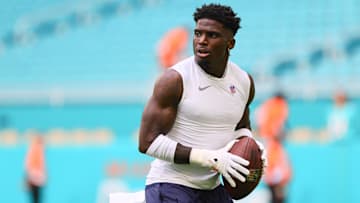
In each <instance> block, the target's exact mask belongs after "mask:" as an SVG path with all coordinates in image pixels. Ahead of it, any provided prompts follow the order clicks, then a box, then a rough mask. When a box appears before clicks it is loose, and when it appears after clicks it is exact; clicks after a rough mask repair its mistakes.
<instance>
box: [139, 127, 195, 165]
mask: <svg viewBox="0 0 360 203" xmlns="http://www.w3.org/2000/svg"><path fill="white" fill-rule="evenodd" d="M190 152H191V148H190V147H186V146H184V145H182V144H180V143H178V142H176V141H174V140H172V139H170V138H169V137H167V136H166V135H163V134H160V135H158V136H157V137H156V139H155V140H153V142H152V143H151V144H150V146H149V147H148V148H147V150H146V151H144V152H143V153H146V154H148V155H150V156H152V157H155V158H158V159H161V160H165V161H169V162H173V163H177V164H188V163H189V157H190Z"/></svg>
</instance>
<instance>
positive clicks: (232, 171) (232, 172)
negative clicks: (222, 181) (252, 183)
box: [228, 167, 246, 182]
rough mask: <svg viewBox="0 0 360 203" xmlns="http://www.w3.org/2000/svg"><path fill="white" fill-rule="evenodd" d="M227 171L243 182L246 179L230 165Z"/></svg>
mask: <svg viewBox="0 0 360 203" xmlns="http://www.w3.org/2000/svg"><path fill="white" fill-rule="evenodd" d="M228 172H229V174H230V175H231V176H232V177H234V178H236V179H238V180H240V181H241V182H245V181H246V178H245V177H244V176H243V175H242V174H241V173H239V172H238V171H237V170H235V169H233V168H231V167H230V168H229V169H228Z"/></svg>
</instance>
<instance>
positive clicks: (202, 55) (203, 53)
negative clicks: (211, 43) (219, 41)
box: [196, 49, 210, 58]
mask: <svg viewBox="0 0 360 203" xmlns="http://www.w3.org/2000/svg"><path fill="white" fill-rule="evenodd" d="M196 55H197V56H198V57H200V58H205V57H208V56H209V55H210V52H209V51H208V50H207V49H197V50H196Z"/></svg>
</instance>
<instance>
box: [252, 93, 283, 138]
mask: <svg viewBox="0 0 360 203" xmlns="http://www.w3.org/2000/svg"><path fill="white" fill-rule="evenodd" d="M287 117H288V105H287V103H286V101H285V100H284V99H282V98H279V97H274V98H271V99H269V100H267V101H266V102H265V103H264V104H262V105H261V106H260V108H259V111H258V115H257V120H258V121H257V122H258V126H259V134H260V135H261V136H263V137H264V138H275V137H276V136H279V135H280V133H281V131H282V130H283V128H284V125H285V122H286V120H287Z"/></svg>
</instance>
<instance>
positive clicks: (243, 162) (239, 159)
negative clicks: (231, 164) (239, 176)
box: [230, 154, 250, 166]
mask: <svg viewBox="0 0 360 203" xmlns="http://www.w3.org/2000/svg"><path fill="white" fill-rule="evenodd" d="M230 156H231V160H233V161H235V162H236V163H238V164H241V165H243V166H248V165H249V163H250V162H249V161H248V160H246V159H244V158H242V157H240V156H237V155H233V154H230Z"/></svg>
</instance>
